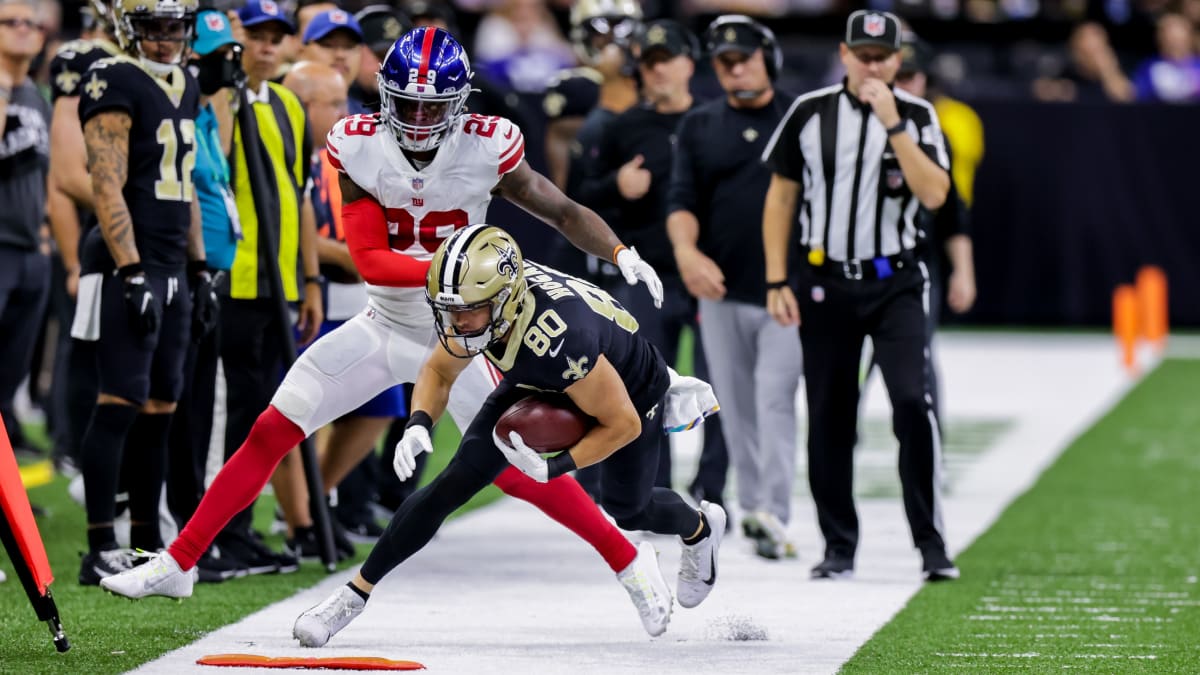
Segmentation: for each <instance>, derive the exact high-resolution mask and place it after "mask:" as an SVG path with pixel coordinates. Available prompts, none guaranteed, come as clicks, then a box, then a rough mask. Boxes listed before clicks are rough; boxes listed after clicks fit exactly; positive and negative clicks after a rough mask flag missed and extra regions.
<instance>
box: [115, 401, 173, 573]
mask: <svg viewBox="0 0 1200 675" xmlns="http://www.w3.org/2000/svg"><path fill="white" fill-rule="evenodd" d="M170 431H171V415H170V413H166V414H162V413H160V414H146V413H142V414H140V415H138V416H137V419H136V420H135V421H134V423H133V426H131V427H130V428H129V435H128V437H126V440H125V462H126V465H127V466H128V468H129V476H128V485H127V487H128V488H129V517H130V519H131V520H132V521H133V522H135V523H137V525H134V526H133V527H132V528H131V529H130V533H129V543H130V545H131V546H132V547H133V548H140V549H143V550H146V551H157V550H158V549H160V548H162V547H163V543H162V535H161V534H160V533H159V528H158V506H159V502H160V500H161V499H162V489H163V481H164V478H165V476H166V464H167V437H168V435H169V434H170Z"/></svg>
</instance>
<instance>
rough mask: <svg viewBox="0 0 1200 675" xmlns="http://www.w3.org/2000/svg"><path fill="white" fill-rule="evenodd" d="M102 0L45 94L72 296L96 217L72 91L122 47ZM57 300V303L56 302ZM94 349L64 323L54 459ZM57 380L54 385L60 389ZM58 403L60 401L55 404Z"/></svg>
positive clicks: (66, 307)
mask: <svg viewBox="0 0 1200 675" xmlns="http://www.w3.org/2000/svg"><path fill="white" fill-rule="evenodd" d="M106 2H107V0H93V2H92V3H91V5H90V6H89V7H88V8H87V10H86V11H87V12H88V14H89V15H90V16H91V18H92V21H93V24H92V27H91V28H90V29H88V30H87V31H86V32H85V33H84V34H83V35H81V36H80V38H79V39H78V40H71V41H70V42H67V43H66V44H64V45H62V46H61V47H59V49H58V51H57V52H56V53H55V55H54V59H53V60H51V62H50V100H51V103H52V104H53V106H54V112H53V117H52V121H51V124H50V190H49V193H48V199H47V206H48V207H49V209H48V212H47V216H48V220H49V221H50V232H51V233H52V234H53V235H54V241H55V243H56V244H57V246H58V253H59V256H60V258H61V260H62V266H63V273H65V277H64V279H63V284H64V286H65V290H66V294H67V296H68V297H69V298H70V299H74V298H75V296H76V293H77V292H78V289H79V275H80V274H81V273H82V268H83V266H84V264H83V263H84V261H82V260H80V258H79V245H80V242H81V241H82V239H83V234H84V233H85V232H86V231H87V229H88V228H90V227H91V226H92V225H93V223H94V222H95V220H94V219H93V218H92V217H91V211H92V179H91V177H90V176H88V172H87V154H86V153H82V152H80V151H79V150H80V148H82V147H83V125H81V124H80V123H79V95H80V93H81V91H82V84H83V76H84V74H85V73H87V70H88V68H89V67H91V65H92V64H93V63H95V62H96V61H99V60H100V59H103V58H108V57H111V56H116V55H117V54H120V53H121V50H120V48H119V47H117V44H116V41H117V38H116V35H115V34H114V33H113V24H112V14H111V10H110V8H109V6H108V5H107V4H106ZM53 304H54V305H55V310H56V312H62V313H63V314H62V315H61V320H62V321H63V325H66V326H70V325H71V316H72V315H73V313H74V311H75V309H74V305H73V303H72V302H71V301H70V300H62V301H55V302H54V303H53ZM59 304H61V305H62V306H61V307H58V306H57V305H59ZM95 361H96V355H95V350H94V349H92V344H91V343H88V342H82V341H79V340H73V339H71V338H70V336H69V335H68V334H66V332H65V331H64V334H63V336H62V338H61V339H60V341H59V344H58V349H57V350H56V352H55V370H54V373H55V375H54V389H55V393H54V395H53V398H54V401H55V406H56V411H57V414H58V422H57V423H56V424H55V430H54V457H55V462H56V464H58V465H59V466H61V465H62V461H63V460H64V459H65V458H69V459H70V460H71V461H72V462H73V463H75V464H76V465H78V463H79V444H80V439H81V438H82V436H83V431H84V428H85V427H86V426H87V422H88V418H89V417H91V414H92V408H93V407H94V406H95V404H96V365H95ZM60 388H61V389H60ZM59 406H61V407H59Z"/></svg>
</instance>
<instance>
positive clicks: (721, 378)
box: [700, 300, 803, 524]
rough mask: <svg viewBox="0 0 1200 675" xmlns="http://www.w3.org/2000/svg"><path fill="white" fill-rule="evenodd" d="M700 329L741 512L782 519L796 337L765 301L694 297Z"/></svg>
mask: <svg viewBox="0 0 1200 675" xmlns="http://www.w3.org/2000/svg"><path fill="white" fill-rule="evenodd" d="M700 332H701V334H702V336H703V338H704V349H705V352H706V353H707V354H708V369H709V376H710V377H711V378H712V382H711V383H710V384H712V386H713V391H714V392H715V393H716V395H717V400H718V401H720V403H721V413H720V414H721V425H722V428H723V429H724V432H725V445H726V446H727V447H728V448H729V460H730V463H731V466H732V467H733V470H734V473H735V474H736V477H737V483H736V485H737V498H738V506H740V507H741V509H742V513H743V515H745V514H748V513H750V512H752V511H756V510H762V511H767V512H768V513H772V514H774V515H775V516H776V517H778V518H779V520H781V521H782V522H783V523H785V524H786V523H787V522H788V517H789V515H790V510H791V495H792V484H793V482H794V481H795V479H796V449H797V446H796V390H797V388H798V387H799V384H800V377H801V375H802V373H803V368H802V363H801V358H800V338H799V336H798V335H797V334H796V329H795V328H794V327H785V326H780V325H779V324H778V323H776V322H775V320H774V319H772V318H771V315H770V314H768V313H767V310H766V308H764V307H760V306H757V305H750V304H746V303H742V302H736V301H713V300H701V301H700Z"/></svg>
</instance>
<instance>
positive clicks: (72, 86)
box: [50, 38, 121, 101]
mask: <svg viewBox="0 0 1200 675" xmlns="http://www.w3.org/2000/svg"><path fill="white" fill-rule="evenodd" d="M120 53H121V52H120V50H119V49H118V48H117V46H116V45H114V44H113V43H111V42H109V41H108V40H105V39H103V38H101V39H98V40H71V41H70V42H68V43H66V44H65V45H63V46H61V47H59V48H58V51H57V52H56V53H55V54H54V60H52V61H51V62H50V100H51V101H57V100H58V99H59V97H61V96H80V95H82V90H81V89H80V86H81V85H82V84H83V76H84V75H85V74H87V71H88V68H90V67H91V66H92V64H93V63H95V62H97V61H99V60H100V59H107V58H109V57H113V56H119V55H120Z"/></svg>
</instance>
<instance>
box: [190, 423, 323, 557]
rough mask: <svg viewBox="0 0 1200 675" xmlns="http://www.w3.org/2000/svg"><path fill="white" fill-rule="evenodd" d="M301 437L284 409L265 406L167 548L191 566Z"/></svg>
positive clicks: (259, 489)
mask: <svg viewBox="0 0 1200 675" xmlns="http://www.w3.org/2000/svg"><path fill="white" fill-rule="evenodd" d="M302 440H304V432H303V431H301V429H300V427H298V426H296V425H295V424H293V423H292V421H291V420H289V419H288V418H286V417H284V416H283V413H281V412H279V411H278V410H276V409H275V407H274V406H268V407H267V409H266V410H265V411H264V412H263V414H261V415H259V416H258V420H257V421H255V422H254V427H253V428H251V429H250V435H249V436H247V437H246V442H245V443H243V444H242V447H240V448H238V449H237V452H235V453H233V457H230V458H229V461H228V462H226V463H225V466H223V467H221V471H220V472H219V473H217V477H216V479H215V480H213V483H212V485H211V486H209V488H208V491H207V492H205V493H204V498H203V499H201V500H200V506H199V507H197V508H196V513H195V515H193V516H192V519H191V520H189V521H188V523H187V526H185V527H184V528H183V532H180V533H179V538H178V539H176V540H175V541H174V542H173V543H172V544H171V546H170V548H169V549H167V551H168V552H169V553H170V554H171V557H172V558H174V559H175V561H176V562H178V563H179V567H180V568H182V569H184V570H189V569H191V568H193V567H195V566H196V561H197V560H199V559H200V556H201V555H203V554H204V551H205V549H207V548H208V547H209V545H210V544H212V541H213V539H215V538H216V536H217V533H218V532H220V531H221V528H223V527H225V524H226V523H228V522H229V520H230V519H231V518H233V517H234V516H235V515H237V513H238V512H239V511H241V510H242V509H244V508H246V507H247V506H250V503H251V502H253V501H254V498H255V497H257V496H258V494H259V493H260V492H262V489H263V486H265V485H266V484H267V481H268V480H270V479H271V474H272V473H274V471H275V467H276V466H278V465H279V462H280V460H282V459H283V457H284V455H286V454H287V453H288V451H289V450H291V449H292V448H294V447H296V445H298V444H299V443H300V441H302Z"/></svg>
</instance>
